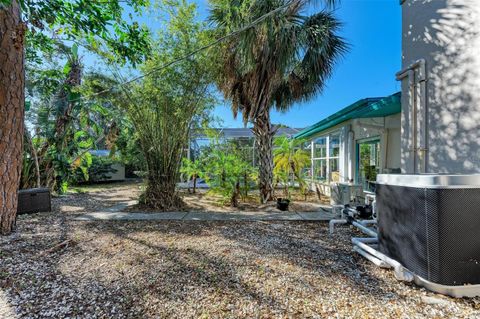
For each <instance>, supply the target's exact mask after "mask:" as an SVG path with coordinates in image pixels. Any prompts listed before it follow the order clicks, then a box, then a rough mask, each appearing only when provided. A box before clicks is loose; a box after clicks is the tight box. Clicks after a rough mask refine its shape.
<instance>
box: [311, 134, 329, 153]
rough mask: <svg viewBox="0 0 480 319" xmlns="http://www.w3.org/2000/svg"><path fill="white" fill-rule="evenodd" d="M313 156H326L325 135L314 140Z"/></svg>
mask: <svg viewBox="0 0 480 319" xmlns="http://www.w3.org/2000/svg"><path fill="white" fill-rule="evenodd" d="M313 156H314V157H315V158H325V157H327V138H326V137H321V138H318V139H316V140H315V143H314V154H313Z"/></svg>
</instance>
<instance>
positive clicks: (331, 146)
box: [295, 93, 401, 196]
mask: <svg viewBox="0 0 480 319" xmlns="http://www.w3.org/2000/svg"><path fill="white" fill-rule="evenodd" d="M400 113H401V104H400V93H396V94H393V95H390V96H387V97H383V98H366V99H362V100H359V101H357V102H355V103H353V104H352V105H349V106H347V107H346V108H344V109H342V110H340V111H338V112H336V113H335V114H333V115H331V116H328V117H327V118H325V119H323V120H321V121H320V122H318V123H316V124H314V125H312V126H310V127H308V128H306V129H304V130H302V131H301V132H299V133H298V134H296V135H295V138H296V139H302V140H305V141H306V147H307V148H308V149H309V150H310V151H311V166H310V167H309V169H308V171H307V174H308V176H309V179H310V181H311V185H312V189H314V190H317V191H319V192H321V193H322V194H324V195H327V196H330V194H331V186H332V185H338V184H348V185H352V186H356V187H359V188H361V189H362V190H373V189H374V181H375V179H376V175H377V174H379V173H395V172H400V166H401V165H400V164H401V163H400Z"/></svg>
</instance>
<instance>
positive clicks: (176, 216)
mask: <svg viewBox="0 0 480 319" xmlns="http://www.w3.org/2000/svg"><path fill="white" fill-rule="evenodd" d="M185 215H187V213H186V212H171V213H121V212H94V213H86V214H82V215H77V216H75V217H73V219H74V220H181V219H183V218H184V217H185Z"/></svg>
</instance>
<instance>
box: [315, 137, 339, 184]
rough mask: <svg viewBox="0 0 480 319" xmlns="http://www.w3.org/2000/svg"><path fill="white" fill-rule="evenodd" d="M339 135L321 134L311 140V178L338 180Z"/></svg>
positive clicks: (326, 180) (328, 180)
mask: <svg viewBox="0 0 480 319" xmlns="http://www.w3.org/2000/svg"><path fill="white" fill-rule="evenodd" d="M339 156H340V135H338V133H337V134H333V135H329V136H322V137H319V138H317V139H316V140H314V141H313V176H312V177H313V179H314V180H318V181H325V182H338V181H340V160H339Z"/></svg>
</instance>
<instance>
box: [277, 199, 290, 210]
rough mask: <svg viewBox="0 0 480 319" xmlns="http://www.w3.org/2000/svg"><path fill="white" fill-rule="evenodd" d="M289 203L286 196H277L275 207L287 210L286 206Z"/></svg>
mask: <svg viewBox="0 0 480 319" xmlns="http://www.w3.org/2000/svg"><path fill="white" fill-rule="evenodd" d="M289 205H290V200H289V199H288V198H277V209H279V210H281V211H282V212H285V211H287V210H288V206H289Z"/></svg>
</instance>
